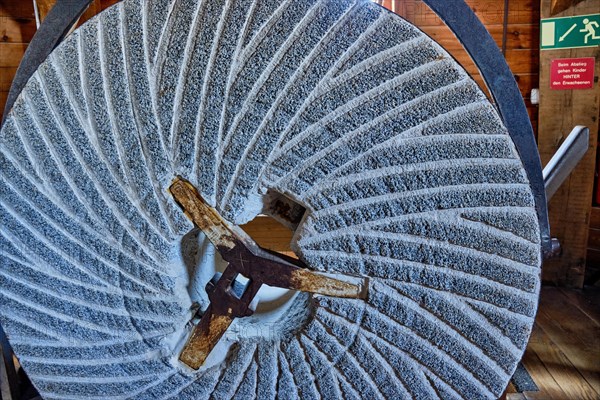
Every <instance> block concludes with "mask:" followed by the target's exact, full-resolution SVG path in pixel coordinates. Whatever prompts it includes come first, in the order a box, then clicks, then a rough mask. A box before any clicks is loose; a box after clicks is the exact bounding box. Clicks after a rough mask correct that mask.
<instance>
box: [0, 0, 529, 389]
mask: <svg viewBox="0 0 600 400" xmlns="http://www.w3.org/2000/svg"><path fill="white" fill-rule="evenodd" d="M177 175H181V176H183V177H185V178H187V179H189V180H190V181H191V182H192V183H193V184H194V185H195V186H196V187H198V188H199V190H200V191H201V193H202V195H203V197H204V198H206V199H207V200H208V201H209V202H210V203H211V204H212V205H214V206H215V207H216V208H217V209H218V210H219V211H220V212H221V213H222V215H224V216H225V217H226V218H227V219H228V220H229V221H231V222H232V223H233V224H241V223H244V222H246V221H249V220H251V219H253V218H254V217H255V216H256V215H257V214H258V213H260V212H267V211H268V210H267V208H266V206H265V204H264V203H267V200H266V197H265V196H266V194H267V192H269V193H280V194H282V195H284V196H286V197H288V198H289V199H290V200H291V201H293V202H295V203H298V204H300V205H301V206H302V207H304V208H306V214H305V216H304V218H303V220H302V222H301V223H300V224H299V226H298V227H297V230H296V234H295V236H294V239H293V242H292V246H293V248H294V250H295V251H296V253H297V254H298V255H299V256H300V257H301V258H302V259H303V260H304V261H305V262H306V263H307V264H308V265H309V266H310V267H312V268H314V269H316V270H320V271H327V272H332V273H335V272H339V273H344V274H352V275H364V276H368V277H369V280H368V282H369V292H368V297H367V298H366V299H365V300H355V299H354V300H352V299H336V298H324V297H319V296H313V297H311V296H309V295H299V296H296V297H294V300H293V301H292V305H291V306H290V309H289V310H288V312H287V313H286V314H285V315H282V316H280V318H279V319H278V320H277V321H274V322H272V323H271V324H270V325H269V326H258V325H257V326H252V324H253V323H254V322H249V323H248V324H249V325H246V326H245V327H244V326H241V327H240V326H237V327H235V329H234V327H232V329H231V331H230V332H229V336H230V337H236V339H235V340H233V344H232V345H231V347H230V348H229V350H228V353H227V355H226V357H225V358H224V360H222V361H217V362H216V363H215V364H214V365H210V366H208V367H206V368H203V369H200V370H199V371H197V372H193V371H191V370H189V369H187V368H185V367H184V366H182V365H181V364H180V363H179V362H178V361H177V356H178V354H179V353H178V351H179V350H178V349H179V348H180V347H178V344H179V346H181V344H182V341H183V340H184V339H185V337H186V332H188V329H189V321H190V316H191V310H192V309H193V305H192V300H191V296H190V291H191V290H192V289H191V288H190V287H188V286H190V285H192V284H193V283H194V282H195V281H194V280H193V279H192V278H191V277H190V276H189V272H188V269H187V268H186V265H184V262H183V261H182V260H184V259H194V260H199V259H201V258H202V254H191V255H187V254H181V253H182V252H186V251H192V250H190V249H191V247H190V246H188V245H185V246H184V245H182V243H183V242H184V240H183V237H184V236H185V235H187V234H188V233H189V232H190V231H191V230H192V228H193V227H192V224H191V223H190V222H189V221H188V220H187V219H186V218H185V217H184V215H183V213H182V212H181V211H180V210H179V208H178V206H177V205H176V204H175V202H174V201H173V200H172V198H171V196H170V195H169V193H168V192H167V188H168V187H169V185H170V183H171V181H172V179H173V178H174V177H175V176H177ZM0 195H1V196H0V221H1V226H0V252H1V259H0V260H1V261H0V323H2V326H3V327H4V329H5V331H6V332H7V333H8V335H9V337H10V341H11V343H12V345H13V347H14V349H15V351H16V354H17V355H18V357H19V359H20V361H21V363H22V365H23V366H24V368H25V369H26V371H27V373H28V374H29V376H30V378H31V380H32V382H33V383H34V385H35V386H36V387H37V389H38V390H39V391H40V393H41V395H42V396H43V397H44V398H46V399H56V400H59V399H60V400H71V399H73V400H75V399H98V400H100V399H142V400H144V399H190V400H192V399H193V400H198V399H209V398H211V399H230V398H234V399H251V398H258V399H275V398H278V399H298V398H302V399H316V398H325V399H340V398H346V399H410V398H413V399H435V398H442V399H493V398H497V397H498V396H499V395H500V394H501V393H502V392H503V390H504V388H505V387H506V384H507V382H508V380H509V378H510V376H511V375H512V373H513V371H514V370H515V367H516V365H517V363H518V361H519V359H520V358H521V356H522V354H523V351H524V349H525V346H526V343H527V340H528V337H529V334H530V332H531V328H532V325H533V319H534V315H535V312H536V308H537V297H538V292H539V285H540V280H539V275H540V233H539V228H538V223H537V218H536V212H535V209H534V201H533V197H532V194H531V189H530V187H529V183H528V181H527V176H526V174H525V172H524V168H523V165H522V162H521V160H520V159H519V156H518V154H517V152H516V150H515V148H514V145H513V143H512V141H511V139H510V136H509V135H508V133H507V131H506V128H505V127H504V126H503V124H502V123H501V121H500V118H499V117H498V115H497V113H496V111H495V109H494V107H493V106H492V105H491V104H490V103H489V101H488V100H487V98H486V97H485V95H484V94H483V93H482V92H481V90H480V89H479V87H478V86H477V85H476V84H475V83H474V82H473V81H472V80H471V79H470V78H469V77H468V75H467V74H466V73H465V71H464V70H463V69H462V68H461V67H460V66H459V65H457V64H456V62H455V61H454V60H453V59H452V58H451V57H450V56H449V55H448V54H447V53H446V52H445V51H443V50H442V49H441V48H440V47H439V46H438V45H437V44H436V43H434V42H433V41H432V40H431V39H430V38H428V37H427V36H425V35H424V34H423V33H421V32H420V31H419V30H418V29H416V28H414V27H413V26H411V25H410V24H408V23H407V22H405V21H404V20H402V19H401V18H399V17H397V16H395V15H393V14H392V13H390V12H388V11H386V10H384V9H383V8H381V7H379V6H378V5H376V4H373V3H371V2H369V1H367V0H227V1H226V0H211V1H209V0H177V1H175V0H125V1H123V2H121V3H120V4H118V5H117V6H114V7H112V8H110V9H109V10H107V11H105V12H103V13H102V14H101V15H100V16H99V17H97V18H95V19H93V20H92V21H90V22H88V23H87V24H86V25H85V26H84V27H82V28H81V29H79V30H78V31H76V32H75V33H73V34H72V35H71V36H70V37H69V38H68V39H67V40H66V41H65V42H64V43H63V44H62V45H61V46H59V47H58V48H57V49H56V50H55V51H54V52H53V54H52V55H51V56H50V57H49V58H48V60H47V61H46V62H45V63H44V64H43V65H42V66H41V67H40V68H39V70H38V71H37V73H36V74H35V75H34V76H33V77H32V79H31V81H30V82H29V83H28V85H27V87H26V88H25V90H24V91H23V93H22V95H21V96H20V98H19V99H18V101H17V102H16V104H15V106H14V108H13V110H12V112H11V113H10V115H9V117H8V119H7V120H6V123H5V124H4V127H3V129H2V131H1V132H0ZM263 207H265V208H264V209H263ZM186 256H189V257H186ZM195 290H197V289H195ZM257 324H260V322H258V323H257ZM238 328H239V329H238ZM242 328H243V329H242ZM244 329H246V331H252V332H264V334H253V335H249V334H245V333H244V332H245V331H244Z"/></svg>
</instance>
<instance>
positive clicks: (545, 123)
mask: <svg viewBox="0 0 600 400" xmlns="http://www.w3.org/2000/svg"><path fill="white" fill-rule="evenodd" d="M598 10H600V0H584V1H582V2H580V3H579V4H577V5H575V6H573V7H570V8H569V9H568V10H566V11H563V12H562V13H560V14H559V15H558V16H560V17H563V16H565V17H566V16H574V15H585V14H594V13H597V12H598ZM551 13H552V0H541V16H542V18H549V17H550V16H551ZM599 54H600V51H599V47H591V48H578V49H559V50H544V51H542V52H541V53H540V109H539V127H538V129H539V134H538V144H539V149H540V155H541V158H542V164H546V163H547V162H548V161H549V160H550V158H551V157H552V155H553V154H554V152H555V151H556V150H557V149H558V147H559V146H560V144H561V143H562V142H563V140H564V139H565V137H566V135H568V133H569V132H570V131H571V129H572V128H573V127H574V126H575V125H585V126H587V127H588V128H590V149H589V151H588V153H587V154H586V155H585V157H584V158H583V160H582V162H581V163H580V164H579V166H578V167H577V168H576V169H575V171H574V172H573V174H572V175H571V177H570V178H569V179H568V180H567V181H566V182H565V183H564V184H563V186H562V188H561V189H559V191H558V192H557V193H556V195H555V196H554V198H553V199H552V201H551V202H550V204H549V214H550V228H551V233H552V235H553V236H554V237H557V238H558V239H559V240H560V242H561V245H562V248H563V254H562V256H561V257H559V258H557V259H554V260H549V261H547V262H546V263H545V264H544V268H543V279H544V280H545V281H547V282H552V283H554V284H558V285H567V286H574V287H582V286H583V282H584V276H585V259H586V250H587V249H586V247H587V241H588V225H589V219H590V211H591V205H592V194H593V193H592V192H593V186H594V168H595V162H596V144H597V140H598V115H599V111H598V110H599V99H600V86H599V84H598V75H599V73H600V62H598V56H599ZM580 57H594V58H596V60H597V61H596V71H595V77H596V79H595V80H596V82H595V83H594V87H593V89H585V90H552V89H551V88H550V65H551V62H552V60H554V59H560V58H580Z"/></svg>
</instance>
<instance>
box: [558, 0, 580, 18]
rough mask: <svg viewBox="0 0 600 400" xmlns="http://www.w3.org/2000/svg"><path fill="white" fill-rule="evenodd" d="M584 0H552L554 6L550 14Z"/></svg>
mask: <svg viewBox="0 0 600 400" xmlns="http://www.w3.org/2000/svg"><path fill="white" fill-rule="evenodd" d="M582 1H583V0H552V8H551V10H550V15H552V16H554V15H556V14H558V13H561V12H563V11H565V10H567V9H568V8H569V7H572V6H574V5H575V4H577V3H581V2H582Z"/></svg>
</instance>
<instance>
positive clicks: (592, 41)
mask: <svg viewBox="0 0 600 400" xmlns="http://www.w3.org/2000/svg"><path fill="white" fill-rule="evenodd" d="M541 36H542V37H541V40H540V43H541V48H542V50H551V49H570V48H574V47H595V46H599V45H600V14H590V15H578V16H576V17H563V18H547V19H542V32H541Z"/></svg>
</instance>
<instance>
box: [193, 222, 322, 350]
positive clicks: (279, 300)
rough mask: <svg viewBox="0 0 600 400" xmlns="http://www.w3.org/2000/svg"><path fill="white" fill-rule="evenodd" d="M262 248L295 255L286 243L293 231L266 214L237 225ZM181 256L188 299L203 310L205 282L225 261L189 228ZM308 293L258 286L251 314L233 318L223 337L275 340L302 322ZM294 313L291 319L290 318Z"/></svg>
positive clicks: (199, 233)
mask: <svg viewBox="0 0 600 400" xmlns="http://www.w3.org/2000/svg"><path fill="white" fill-rule="evenodd" d="M241 228H242V229H243V230H245V231H246V233H248V234H249V236H250V237H252V239H253V240H254V241H255V242H256V243H257V244H258V245H260V246H262V247H263V248H266V249H269V250H272V251H277V252H280V253H283V254H285V255H288V256H292V257H295V254H294V253H293V252H292V251H291V250H290V248H289V243H290V241H291V238H292V235H293V232H292V231H291V230H290V229H289V228H287V227H285V226H283V225H281V224H280V223H279V222H277V221H275V220H274V219H273V218H270V217H267V216H259V217H257V218H255V219H254V220H253V221H251V222H250V223H248V224H246V225H243V226H242V227H241ZM181 255H182V257H183V261H184V263H185V265H186V267H187V270H188V274H189V284H188V289H189V295H190V297H191V300H192V302H196V303H198V304H199V306H200V310H201V311H204V310H205V309H206V308H207V306H208V304H209V298H208V293H207V292H206V284H207V283H208V282H209V281H210V280H211V279H213V277H214V276H215V274H216V273H220V272H221V273H222V272H223V271H224V270H225V268H226V267H227V263H226V262H225V261H224V260H223V259H222V258H221V255H220V254H219V252H218V251H217V250H216V248H215V247H214V246H213V244H212V243H211V242H210V241H209V240H208V239H207V238H206V236H205V235H204V233H203V232H202V231H201V230H200V229H193V230H192V231H190V232H189V233H188V234H187V235H185V236H184V237H183V239H182V241H181ZM236 280H237V281H238V283H240V284H242V285H245V284H246V283H247V282H248V278H247V277H244V276H243V275H241V274H240V275H238V276H237V278H236ZM309 296H310V295H308V294H306V293H300V292H296V291H293V290H289V289H283V288H277V287H271V286H268V285H262V287H261V288H260V290H259V292H258V294H257V295H256V297H255V298H254V301H253V306H255V312H254V314H253V315H251V316H249V317H245V318H236V319H235V321H234V323H233V324H232V325H231V327H230V328H229V329H228V331H227V333H226V334H225V336H224V338H223V339H224V340H225V341H227V340H229V341H232V342H235V341H238V340H240V339H243V338H254V337H256V338H262V339H278V338H280V337H283V336H286V334H288V333H289V334H291V333H292V332H295V331H296V330H297V329H299V328H300V327H301V326H302V325H304V324H305V323H306V321H307V318H308V317H309V315H310V313H311V311H310V297H309ZM290 316H294V318H290Z"/></svg>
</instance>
